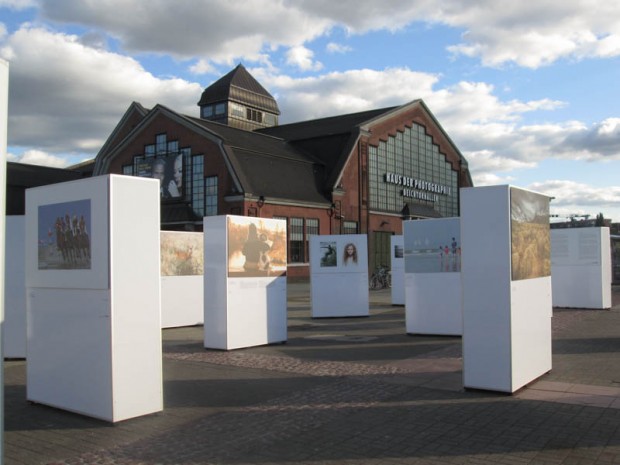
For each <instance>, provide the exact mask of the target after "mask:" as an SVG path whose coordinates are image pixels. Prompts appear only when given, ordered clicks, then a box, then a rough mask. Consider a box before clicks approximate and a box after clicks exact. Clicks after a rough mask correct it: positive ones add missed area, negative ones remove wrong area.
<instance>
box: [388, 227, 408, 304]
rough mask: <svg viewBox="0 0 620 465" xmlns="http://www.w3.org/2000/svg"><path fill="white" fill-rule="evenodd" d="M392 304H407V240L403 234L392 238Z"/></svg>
mask: <svg viewBox="0 0 620 465" xmlns="http://www.w3.org/2000/svg"><path fill="white" fill-rule="evenodd" d="M390 257H391V266H390V268H391V273H392V305H405V242H404V238H403V236H392V237H391V238H390Z"/></svg>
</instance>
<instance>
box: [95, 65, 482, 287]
mask: <svg viewBox="0 0 620 465" xmlns="http://www.w3.org/2000/svg"><path fill="white" fill-rule="evenodd" d="M198 106H199V107H200V113H199V114H200V117H192V116H187V115H182V114H179V113H177V112H175V111H173V110H171V109H169V108H166V107H164V106H162V105H156V106H155V107H154V108H152V109H146V108H144V107H143V106H142V105H140V104H139V103H136V102H134V103H132V104H131V105H130V106H129V108H128V110H127V111H126V112H125V114H124V115H123V117H122V118H121V120H120V121H119V123H118V124H117V126H116V128H115V129H114V131H113V132H112V134H111V135H110V136H109V138H108V140H107V141H106V143H105V144H104V146H103V147H102V149H101V150H100V152H99V153H98V155H97V157H96V159H95V164H94V170H93V174H94V175H99V174H107V173H119V174H127V175H132V176H148V177H158V178H159V179H160V180H161V194H162V229H176V230H201V228H202V218H203V217H204V216H210V215H224V214H234V215H246V216H260V217H266V218H281V219H286V221H287V224H288V238H289V245H288V257H289V267H288V274H289V276H291V277H296V276H301V277H303V276H308V274H309V269H308V261H309V256H308V244H309V238H310V236H311V235H313V234H358V233H361V234H367V235H368V244H369V266H370V267H371V269H372V268H374V267H375V266H378V265H389V263H390V261H389V260H390V250H389V248H390V236H391V235H393V234H402V220H403V219H410V218H433V217H451V216H458V215H459V189H460V188H461V187H469V186H472V181H471V176H470V173H469V170H468V165H467V161H466V160H465V158H464V157H463V156H462V155H461V153H460V152H459V150H458V148H457V147H456V146H455V145H454V143H453V142H452V141H451V140H450V138H449V136H448V135H447V134H446V133H445V131H444V130H443V129H442V127H441V125H440V124H439V122H438V121H437V120H436V119H435V117H434V116H433V115H432V113H431V112H430V110H429V109H428V107H427V106H426V105H425V104H424V102H423V101H422V100H414V101H412V102H409V103H407V104H405V105H402V106H397V107H390V108H383V109H377V110H371V111H365V112H360V113H353V114H346V115H340V116H334V117H330V118H322V119H317V120H311V121H303V122H299V123H293V124H286V125H278V124H277V123H278V116H279V114H280V112H279V109H278V106H277V103H276V102H275V99H273V97H272V96H271V95H270V94H269V93H268V92H267V91H266V90H265V89H264V88H263V87H262V86H260V84H258V83H257V82H256V81H255V80H254V78H253V77H252V76H251V75H250V74H249V73H248V72H247V70H245V68H243V66H241V65H239V66H237V67H236V68H235V69H234V70H232V71H231V72H230V73H228V74H227V75H226V76H224V77H223V78H222V79H220V80H219V81H217V82H216V83H214V84H213V85H212V86H210V87H208V88H207V89H205V91H204V92H203V94H202V97H201V99H200V101H199V102H198Z"/></svg>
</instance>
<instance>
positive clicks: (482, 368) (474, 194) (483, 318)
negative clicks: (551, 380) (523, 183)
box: [460, 186, 552, 393]
mask: <svg viewBox="0 0 620 465" xmlns="http://www.w3.org/2000/svg"><path fill="white" fill-rule="evenodd" d="M460 192H461V242H462V244H463V245H462V268H461V281H462V293H463V384H464V387H466V388H474V389H486V390H493V391H502V392H509V393H512V392H515V391H516V390H518V389H520V388H521V387H523V386H524V385H526V384H527V383H529V382H531V381H533V380H534V379H536V378H538V377H540V376H541V375H543V374H545V373H546V372H548V371H550V370H551V316H552V307H551V277H550V276H548V275H547V276H538V277H522V276H519V275H513V273H517V272H518V271H519V270H521V269H532V270H538V269H539V268H540V269H542V270H545V271H544V272H541V274H546V273H547V264H548V273H549V274H550V251H548V250H547V249H550V245H549V242H550V239H549V236H548V235H546V234H548V226H547V227H545V225H544V224H542V223H536V222H535V221H534V220H532V221H531V222H528V221H522V218H527V217H529V216H528V215H531V214H532V213H533V212H534V213H536V212H538V211H539V210H537V208H542V207H543V206H544V205H545V203H546V206H547V210H546V214H547V222H548V197H545V196H542V195H540V194H536V193H533V192H529V191H524V190H522V189H517V188H514V187H511V186H488V187H477V188H464V189H461V191H460ZM520 198H523V199H525V205H522V204H521V203H519V202H520V201H519V199H520ZM527 201H531V205H530V204H528V203H527ZM543 213H544V211H541V213H540V215H536V216H533V218H534V217H535V218H544V214H543ZM519 224H521V225H525V226H526V227H528V226H531V225H534V226H533V227H532V229H533V230H535V231H537V233H538V234H539V236H537V237H536V246H537V247H538V245H539V243H540V244H542V245H543V246H544V247H541V250H547V252H546V253H540V252H536V253H535V254H534V255H533V259H534V261H535V262H534V265H535V266H525V264H523V263H521V262H519V260H522V255H521V251H520V249H519V248H518V247H516V246H515V250H514V251H513V243H515V244H518V243H519V241H518V240H517V239H516V237H517V236H513V232H515V233H518V232H519V231H521V229H519V228H521V227H522V226H519ZM545 230H546V231H547V233H546V234H545ZM513 253H514V256H513ZM518 265H521V266H518ZM513 278H514V279H513Z"/></svg>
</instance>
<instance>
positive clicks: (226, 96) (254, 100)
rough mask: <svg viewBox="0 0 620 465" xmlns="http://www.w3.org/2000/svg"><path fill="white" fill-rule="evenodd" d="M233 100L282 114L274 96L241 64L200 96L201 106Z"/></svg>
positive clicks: (199, 103)
mask: <svg viewBox="0 0 620 465" xmlns="http://www.w3.org/2000/svg"><path fill="white" fill-rule="evenodd" d="M228 100H230V101H233V102H238V103H242V104H244V105H249V106H251V107H254V108H259V109H262V110H266V111H269V112H271V113H275V114H276V115H279V114H280V110H279V109H278V104H277V102H276V100H275V99H274V98H273V96H272V95H271V94H270V93H269V92H267V90H266V89H265V88H264V87H263V86H262V85H260V83H259V82H258V81H257V80H256V79H254V77H253V76H252V75H251V74H250V73H249V72H248V70H247V69H245V67H244V66H243V65H241V64H239V65H237V67H236V68H235V69H233V70H232V71H231V72H229V73H228V74H226V75H225V76H223V77H221V78H220V79H218V80H217V81H215V82H214V83H213V84H211V85H210V86H209V87H207V88H206V89H205V90H204V91H203V92H202V95H201V97H200V101H199V102H198V105H199V106H203V105H208V104H212V103H219V102H225V101H228Z"/></svg>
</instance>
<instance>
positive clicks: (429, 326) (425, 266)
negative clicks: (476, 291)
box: [403, 218, 463, 336]
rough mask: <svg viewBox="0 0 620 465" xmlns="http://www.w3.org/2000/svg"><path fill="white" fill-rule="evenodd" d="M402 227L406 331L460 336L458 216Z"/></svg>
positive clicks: (461, 320) (410, 222)
mask: <svg viewBox="0 0 620 465" xmlns="http://www.w3.org/2000/svg"><path fill="white" fill-rule="evenodd" d="M403 229H404V233H405V297H406V304H405V316H406V326H407V333H409V334H437V335H444V336H460V335H461V334H463V307H462V299H461V297H462V296H461V237H460V236H461V231H460V221H459V219H458V218H440V219H428V220H413V221H405V222H404V223H403Z"/></svg>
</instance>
